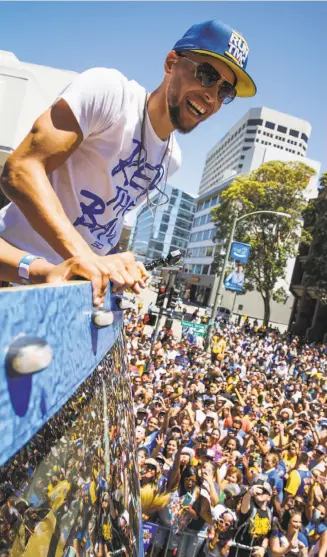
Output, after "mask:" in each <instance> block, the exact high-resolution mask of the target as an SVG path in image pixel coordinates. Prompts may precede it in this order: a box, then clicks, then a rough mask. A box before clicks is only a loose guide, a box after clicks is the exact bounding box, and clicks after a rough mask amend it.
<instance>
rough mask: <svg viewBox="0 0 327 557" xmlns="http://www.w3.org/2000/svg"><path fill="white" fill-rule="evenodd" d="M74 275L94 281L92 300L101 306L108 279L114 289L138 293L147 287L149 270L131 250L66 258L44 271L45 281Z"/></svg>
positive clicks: (53, 280) (66, 278)
mask: <svg viewBox="0 0 327 557" xmlns="http://www.w3.org/2000/svg"><path fill="white" fill-rule="evenodd" d="M40 261H41V260H35V264H38V265H40V263H39V262H40ZM37 262H38V263H37ZM33 265H34V262H33V263H32V264H31V267H30V269H31V273H32V266H33ZM74 277H83V278H86V279H88V280H90V281H91V282H92V287H93V302H94V305H95V306H99V305H101V304H103V302H104V299H105V296H106V292H107V288H108V282H109V281H110V282H111V283H112V284H113V292H115V291H116V290H119V289H124V288H132V290H133V291H134V292H135V294H140V292H141V288H145V287H146V281H147V280H148V278H149V273H148V272H147V271H146V269H145V267H144V265H143V263H141V262H139V261H135V258H134V255H133V254H132V253H131V252H125V253H118V254H115V255H107V256H105V257H100V256H98V255H95V254H94V255H91V256H90V257H87V258H83V257H79V256H75V257H71V258H70V259H67V261H64V262H63V263H60V264H59V265H56V266H53V267H52V268H51V269H47V271H46V272H45V273H44V282H48V283H57V282H62V281H66V280H69V279H72V278H74ZM32 280H33V279H32Z"/></svg>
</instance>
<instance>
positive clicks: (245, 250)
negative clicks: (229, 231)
mask: <svg viewBox="0 0 327 557" xmlns="http://www.w3.org/2000/svg"><path fill="white" fill-rule="evenodd" d="M250 251H251V246H250V244H244V243H243V242H233V243H232V247H231V250H230V258H231V259H234V261H237V262H238V263H247V262H248V261H249V255H250Z"/></svg>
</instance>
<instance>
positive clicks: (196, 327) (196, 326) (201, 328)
mask: <svg viewBox="0 0 327 557" xmlns="http://www.w3.org/2000/svg"><path fill="white" fill-rule="evenodd" d="M182 328H185V329H189V331H190V332H192V333H193V334H196V335H197V336H199V337H205V336H206V334H207V329H208V325H204V324H203V323H193V322H191V321H182Z"/></svg>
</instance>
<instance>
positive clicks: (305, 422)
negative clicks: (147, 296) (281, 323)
mask: <svg viewBox="0 0 327 557" xmlns="http://www.w3.org/2000/svg"><path fill="white" fill-rule="evenodd" d="M144 311H145V309H144V307H143V304H142V303H139V302H138V301H136V302H135V305H134V306H133V307H132V308H131V309H129V310H127V311H125V313H124V328H125V337H126V340H125V341H124V340H123V339H122V338H121V339H119V340H118V341H117V342H116V343H115V345H114V347H113V349H112V350H111V351H110V352H109V353H108V355H107V356H106V358H105V359H104V360H103V362H101V364H100V365H99V366H98V368H97V369H96V370H95V371H94V372H93V373H92V375H91V376H90V377H89V378H88V379H87V380H86V381H85V382H84V383H83V384H82V385H81V387H80V388H79V390H78V391H77V392H76V393H75V394H74V396H73V397H72V398H71V399H70V400H69V401H68V402H67V403H66V405H65V406H64V407H63V408H62V409H61V410H60V412H59V413H58V414H56V415H55V416H54V417H53V418H52V419H51V420H50V421H49V422H48V423H47V424H46V425H45V426H44V427H43V428H42V430H40V431H39V432H38V433H37V434H36V435H35V436H34V437H33V439H31V440H30V442H29V443H28V444H27V445H25V446H24V447H23V448H22V449H21V450H20V451H19V453H18V454H16V455H15V456H14V457H13V458H12V459H10V460H9V461H8V462H7V463H6V464H5V465H4V466H2V467H1V469H0V555H1V557H9V556H10V557H12V556H13V557H16V556H19V555H23V554H25V552H27V553H26V554H28V555H32V554H33V555H35V556H38V555H40V556H41V555H42V556H43V555H51V556H52V555H63V556H65V557H73V556H74V557H104V556H110V557H112V556H122V557H126V556H128V557H133V556H134V557H136V556H138V555H139V549H138V548H139V536H140V535H142V530H141V529H140V521H139V516H138V514H139V500H140V501H141V512H142V521H143V534H144V543H145V554H146V556H147V557H166V556H167V557H172V556H174V555H176V556H178V557H252V556H253V557H264V555H268V556H269V557H281V556H286V557H325V555H326V553H327V518H326V515H327V505H326V503H325V499H326V492H327V376H326V373H325V368H326V365H327V348H326V346H324V345H314V344H312V345H309V344H304V343H301V342H300V340H299V339H298V338H291V337H288V336H287V335H286V334H284V335H281V334H280V333H279V332H278V331H276V330H273V329H265V328H264V327H261V328H260V327H258V326H257V324H255V323H254V324H250V323H249V321H246V322H243V323H242V324H241V325H236V324H233V323H231V322H229V323H218V324H217V327H216V329H215V331H214V335H213V338H212V342H211V346H210V351H209V352H207V351H206V350H205V349H204V347H203V339H201V338H197V337H196V336H195V334H194V332H191V331H189V330H187V329H184V330H183V334H182V337H181V338H176V336H175V335H174V334H173V331H172V330H170V329H168V328H166V327H163V328H162V329H161V330H159V334H158V336H157V338H156V339H153V336H152V335H153V329H152V328H151V327H149V326H148V325H146V324H145V322H146V319H145V318H144V317H145V316H144ZM195 313H196V315H195ZM202 318H203V316H202V315H201V312H199V311H198V312H194V314H193V315H192V316H189V319H193V320H194V321H195V322H200V321H202ZM169 321H170V320H169ZM170 324H171V321H170ZM124 342H125V344H124ZM130 382H131V389H130ZM131 408H132V409H133V413H134V415H133V413H132V412H131ZM133 422H135V424H134V423H133ZM134 426H135V427H134ZM134 443H135V444H136V455H135V452H134V450H133V444H134ZM138 479H139V481H140V492H139V486H138Z"/></svg>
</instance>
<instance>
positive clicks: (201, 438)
mask: <svg viewBox="0 0 327 557" xmlns="http://www.w3.org/2000/svg"><path fill="white" fill-rule="evenodd" d="M197 442H198V443H206V442H207V437H206V435H199V436H198V437H197Z"/></svg>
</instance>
